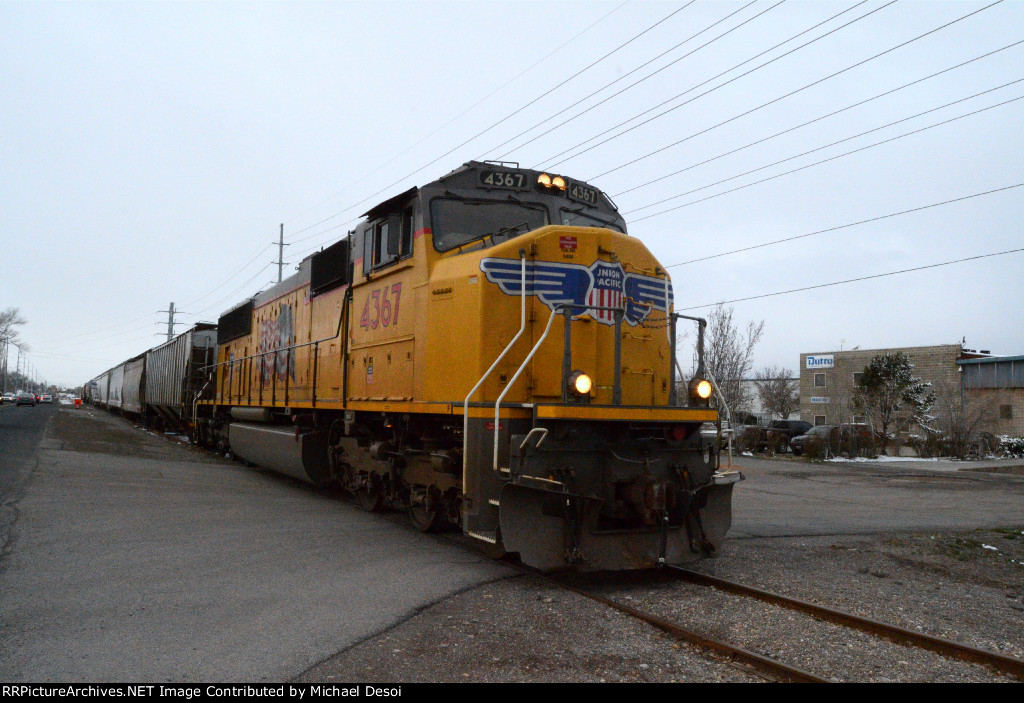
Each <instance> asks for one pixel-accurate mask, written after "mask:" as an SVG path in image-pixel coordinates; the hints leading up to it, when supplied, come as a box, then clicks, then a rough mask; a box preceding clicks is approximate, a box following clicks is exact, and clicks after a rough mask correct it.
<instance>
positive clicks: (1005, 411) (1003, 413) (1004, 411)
mask: <svg viewBox="0 0 1024 703" xmlns="http://www.w3.org/2000/svg"><path fill="white" fill-rule="evenodd" d="M999 417H1001V418H1002V419H1003V420H1012V419H1013V406H1012V405H1000V406H999Z"/></svg>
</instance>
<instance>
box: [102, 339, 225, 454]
mask: <svg viewBox="0 0 1024 703" xmlns="http://www.w3.org/2000/svg"><path fill="white" fill-rule="evenodd" d="M216 348H217V327H216V325H213V324H210V323H203V322H201V323H199V324H197V325H195V326H193V327H192V328H191V329H189V330H187V331H185V332H183V333H182V334H180V335H178V336H177V337H175V338H173V339H172V340H170V341H168V342H166V343H164V344H161V345H160V346H157V347H154V348H153V349H150V350H149V351H147V352H146V353H144V354H140V355H139V356H137V357H135V358H134V359H129V360H128V361H125V362H124V363H121V364H118V365H117V366H115V367H113V368H112V369H108V370H107V371H104V372H103V373H102V374H100V375H99V376H97V377H96V378H94V379H92V380H90V381H88V382H87V383H85V384H84V385H83V387H82V399H83V401H84V402H86V403H89V404H92V405H96V406H98V407H104V408H108V409H110V410H116V411H119V412H121V413H122V414H126V415H130V416H133V417H136V418H138V419H139V420H141V421H142V422H143V424H145V425H147V426H152V427H155V428H157V429H160V430H165V429H168V430H174V431H177V432H181V433H183V434H190V435H191V434H193V433H194V430H195V422H194V417H195V404H196V401H198V400H199V398H200V397H201V395H202V392H203V390H204V388H207V387H209V386H210V381H209V378H208V375H207V373H206V372H205V371H204V369H206V368H208V367H210V365H211V364H212V363H213V360H214V357H215V354H216Z"/></svg>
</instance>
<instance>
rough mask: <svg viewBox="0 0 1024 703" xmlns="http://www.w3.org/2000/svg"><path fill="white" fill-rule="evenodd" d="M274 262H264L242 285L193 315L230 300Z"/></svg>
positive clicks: (194, 315)
mask: <svg viewBox="0 0 1024 703" xmlns="http://www.w3.org/2000/svg"><path fill="white" fill-rule="evenodd" d="M275 263H276V262H271V263H268V264H266V265H265V266H264V267H263V268H261V269H260V270H259V271H257V272H256V274H255V275H254V276H253V277H252V278H250V279H249V280H247V281H246V282H245V283H243V284H242V285H240V286H238V287H237V288H235V289H234V290H233V291H231V292H230V293H228V294H227V295H225V296H224V297H223V298H220V299H219V300H217V301H215V302H213V303H210V305H208V306H207V307H205V308H203V309H202V310H200V311H198V312H196V313H192V315H193V317H198V316H200V315H202V314H203V313H205V312H207V311H208V310H210V309H212V308H215V307H217V306H219V305H222V304H223V303H224V302H226V301H228V300H230V299H231V298H233V297H234V296H235V294H237V293H238V292H239V291H241V290H242V289H243V288H245V287H246V286H248V285H249V284H250V283H252V282H253V281H255V280H256V279H257V278H259V277H260V276H261V275H262V274H263V272H264V271H266V270H267V269H268V268H270V267H271V266H274V265H275Z"/></svg>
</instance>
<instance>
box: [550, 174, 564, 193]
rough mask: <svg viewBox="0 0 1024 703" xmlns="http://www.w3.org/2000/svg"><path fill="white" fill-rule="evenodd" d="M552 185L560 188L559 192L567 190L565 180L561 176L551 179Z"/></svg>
mask: <svg viewBox="0 0 1024 703" xmlns="http://www.w3.org/2000/svg"><path fill="white" fill-rule="evenodd" d="M551 185H553V186H554V187H555V188H558V190H565V179H564V178H562V177H561V176H555V177H554V178H552V179H551Z"/></svg>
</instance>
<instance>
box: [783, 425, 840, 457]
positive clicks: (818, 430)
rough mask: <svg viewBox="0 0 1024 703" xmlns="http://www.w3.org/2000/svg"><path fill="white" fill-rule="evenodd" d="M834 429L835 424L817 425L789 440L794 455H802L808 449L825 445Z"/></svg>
mask: <svg viewBox="0 0 1024 703" xmlns="http://www.w3.org/2000/svg"><path fill="white" fill-rule="evenodd" d="M834 429H835V426H834V425H816V426H814V427H812V428H811V429H809V430H807V432H805V433H804V434H801V435H797V436H796V437H794V438H793V439H791V440H789V448H790V450H791V451H792V452H793V455H794V456H800V455H801V454H803V453H804V452H806V451H809V450H811V449H815V448H817V447H821V446H824V445H825V444H826V443H827V442H828V438H829V435H830V434H831V433H832V430H834Z"/></svg>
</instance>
